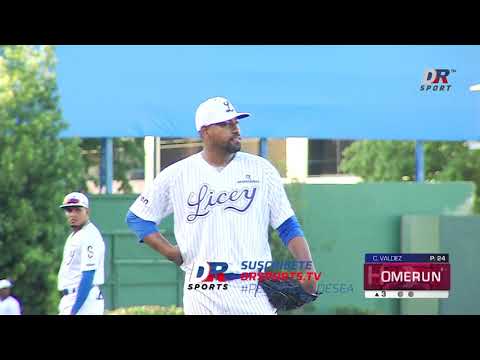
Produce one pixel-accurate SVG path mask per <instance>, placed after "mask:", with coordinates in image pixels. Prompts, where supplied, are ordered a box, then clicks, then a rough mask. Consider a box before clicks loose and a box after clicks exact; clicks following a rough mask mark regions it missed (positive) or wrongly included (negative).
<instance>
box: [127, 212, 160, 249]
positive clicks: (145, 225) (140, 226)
mask: <svg viewBox="0 0 480 360" xmlns="http://www.w3.org/2000/svg"><path fill="white" fill-rule="evenodd" d="M125 222H126V223H127V225H128V227H129V229H130V230H132V231H133V232H134V233H135V234H136V235H137V237H138V239H139V242H143V238H144V237H145V236H147V235H150V234H152V233H154V232H158V229H157V225H156V224H155V223H154V222H153V221H147V220H144V219H142V218H140V217H138V216H137V215H135V214H134V213H133V212H131V211H130V210H128V212H127V216H126V218H125Z"/></svg>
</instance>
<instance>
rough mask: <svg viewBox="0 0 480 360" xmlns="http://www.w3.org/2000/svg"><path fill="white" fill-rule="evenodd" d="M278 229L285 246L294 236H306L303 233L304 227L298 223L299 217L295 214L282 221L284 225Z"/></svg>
mask: <svg viewBox="0 0 480 360" xmlns="http://www.w3.org/2000/svg"><path fill="white" fill-rule="evenodd" d="M277 231H278V235H279V236H280V239H282V242H283V244H284V245H285V246H288V243H289V242H290V240H292V239H293V238H294V237H296V236H302V237H304V236H305V235H304V234H303V231H302V228H301V227H300V224H299V223H298V220H297V217H296V216H295V215H293V216H291V217H289V218H288V219H287V220H285V221H284V222H283V223H282V225H280V226H279V227H278V228H277Z"/></svg>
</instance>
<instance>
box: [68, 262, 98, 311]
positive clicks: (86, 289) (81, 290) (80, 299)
mask: <svg viewBox="0 0 480 360" xmlns="http://www.w3.org/2000/svg"><path fill="white" fill-rule="evenodd" d="M94 275H95V270H89V271H82V280H80V286H79V287H78V291H77V298H76V300H75V304H73V307H72V312H71V314H72V315H75V314H76V313H77V312H78V311H79V310H80V308H81V307H82V306H83V304H84V303H85V300H87V297H88V294H89V293H90V290H91V289H92V284H93V277H94Z"/></svg>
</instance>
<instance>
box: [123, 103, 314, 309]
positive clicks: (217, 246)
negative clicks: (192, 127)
mask: <svg viewBox="0 0 480 360" xmlns="http://www.w3.org/2000/svg"><path fill="white" fill-rule="evenodd" d="M247 116H250V114H248V113H238V112H237V111H236V110H235V108H234V107H233V105H232V104H231V103H230V102H229V101H228V99H226V98H223V97H215V98H211V99H208V100H207V101H205V102H204V103H202V104H201V105H200V106H199V107H198V109H197V112H196V116H195V123H196V129H197V131H198V132H199V134H200V136H201V138H202V140H203V144H204V147H203V151H202V152H200V153H197V154H194V155H192V156H190V157H188V158H186V159H184V160H181V161H179V162H177V163H175V164H172V165H171V166H169V167H167V168H165V169H164V170H163V171H161V173H160V174H159V175H158V176H157V177H156V178H155V180H154V182H153V184H152V185H151V186H150V187H149V188H147V189H146V190H145V191H144V192H143V193H142V194H141V195H140V196H139V197H138V198H137V200H136V201H135V202H134V203H133V205H132V206H131V207H130V210H129V212H128V213H127V224H128V225H129V227H130V228H131V229H132V230H133V231H134V232H135V233H136V234H137V236H138V237H139V239H140V241H143V242H145V243H147V244H148V245H149V246H150V247H152V248H153V249H155V250H156V251H158V252H160V253H161V254H162V255H164V256H166V257H167V258H168V259H170V260H171V261H173V262H175V263H176V264H177V265H180V266H181V268H182V270H184V271H185V273H186V275H185V288H184V296H183V305H184V312H185V314H275V313H276V309H275V308H273V307H272V305H271V304H270V303H269V301H268V298H267V297H266V295H265V293H264V291H263V290H262V289H261V288H260V287H258V286H256V287H254V288H255V289H256V290H255V291H254V292H252V293H250V292H248V293H245V291H244V289H245V287H247V288H248V289H251V288H252V287H251V286H250V285H251V284H247V283H246V281H244V280H240V279H238V277H237V279H235V277H236V276H235V275H238V274H239V273H241V272H242V271H241V268H240V265H241V262H242V261H246V260H247V261H270V260H271V251H270V246H269V243H268V226H269V224H270V225H271V226H272V227H273V228H274V229H277V231H278V232H279V235H280V237H281V239H282V240H283V242H284V244H285V245H286V246H288V249H289V250H290V252H291V253H292V254H293V256H294V257H295V259H296V260H299V261H312V258H311V254H310V250H309V247H308V244H307V242H306V240H305V238H304V236H303V232H302V230H301V229H300V225H299V224H298V221H297V219H296V217H295V215H294V212H293V210H292V208H291V205H290V202H289V200H288V198H287V196H286V193H285V189H284V187H283V183H282V180H281V178H280V175H279V174H278V171H277V170H276V169H275V168H274V167H273V166H272V165H271V164H270V163H269V162H268V161H267V160H265V159H263V158H261V157H259V156H255V155H251V154H247V153H243V152H239V150H240V147H241V144H240V140H241V138H240V129H239V126H238V120H239V119H242V118H245V117H247ZM172 212H173V213H174V222H175V223H174V232H175V238H176V241H177V244H178V245H177V246H173V245H172V244H170V243H169V242H168V240H167V239H165V238H164V237H163V236H162V235H161V234H160V233H159V232H158V230H157V228H156V224H159V223H160V221H161V220H162V219H163V218H165V217H166V216H168V215H169V214H171V213H172ZM205 261H218V262H227V263H228V271H231V273H229V275H231V278H232V280H231V281H229V282H228V287H227V289H217V288H216V289H215V290H213V291H212V290H210V289H208V290H205V291H203V290H201V289H198V290H190V289H188V288H187V285H188V279H191V275H192V268H193V266H194V264H195V263H200V262H205ZM312 264H313V261H312ZM310 270H311V271H315V269H314V267H313V269H310ZM255 284H256V282H255ZM303 284H304V288H305V289H306V290H308V291H309V292H311V293H313V292H314V291H315V287H316V286H315V281H314V280H312V281H311V282H304V283H303Z"/></svg>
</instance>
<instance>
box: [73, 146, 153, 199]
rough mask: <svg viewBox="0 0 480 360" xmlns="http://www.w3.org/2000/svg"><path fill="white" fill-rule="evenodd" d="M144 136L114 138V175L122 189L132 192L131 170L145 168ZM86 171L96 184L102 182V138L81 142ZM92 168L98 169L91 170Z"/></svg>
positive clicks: (125, 191) (89, 178)
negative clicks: (100, 171)
mask: <svg viewBox="0 0 480 360" xmlns="http://www.w3.org/2000/svg"><path fill="white" fill-rule="evenodd" d="M143 141H144V139H143V138H114V139H113V177H114V180H117V181H120V182H121V186H120V189H119V190H120V191H122V192H124V193H131V192H132V187H131V186H130V184H129V180H130V171H131V170H135V169H143V167H144V149H143ZM80 146H81V148H82V153H83V159H84V164H85V165H84V173H85V174H88V175H87V176H88V177H87V180H90V181H93V182H94V184H95V185H97V186H98V185H99V184H100V175H99V169H100V161H101V140H100V139H82V141H81V144H80ZM92 169H94V170H97V171H93V172H92V171H91V170H92Z"/></svg>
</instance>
